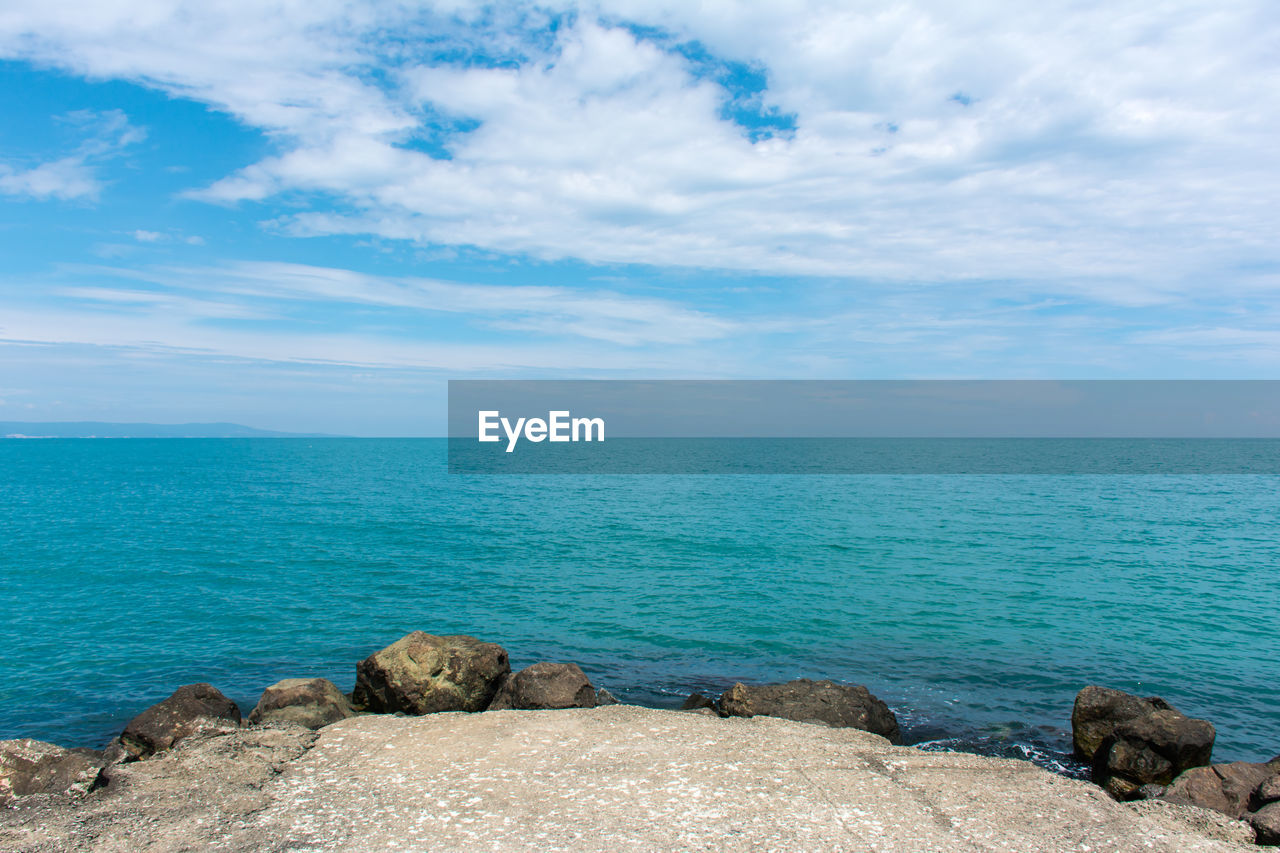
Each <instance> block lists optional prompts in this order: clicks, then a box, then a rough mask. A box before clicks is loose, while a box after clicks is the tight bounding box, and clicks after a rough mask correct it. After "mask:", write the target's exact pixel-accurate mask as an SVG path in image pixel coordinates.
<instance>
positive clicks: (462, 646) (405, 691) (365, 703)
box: [351, 631, 511, 714]
mask: <svg viewBox="0 0 1280 853" xmlns="http://www.w3.org/2000/svg"><path fill="white" fill-rule="evenodd" d="M510 672H511V663H510V661H509V660H508V658H507V651H506V649H504V648H502V646H499V645H496V644H494V643H485V642H481V641H480V640H477V639H476V638H475V637H467V636H451V637H437V636H435V635H434V634H427V633H425V632H423V631H414V632H413V633H411V634H406V635H405V636H404V637H401V638H400V639H399V640H396V641H395V642H394V643H392V644H391V645H389V646H387V647H386V648H385V649H383V650H382V651H379V652H374V653H373V654H371V655H369V657H367V658H365V659H364V660H362V661H361V662H360V663H359V664H357V665H356V689H355V691H354V692H353V693H352V696H351V698H352V701H353V702H354V703H355V705H356V707H357V708H362V709H364V710H367V711H372V712H374V713H379V714H393V713H395V712H397V711H399V712H403V713H406V714H433V713H436V712H438V711H483V710H484V709H485V708H487V707H489V703H490V702H491V701H493V695H494V694H495V693H496V692H497V691H498V688H499V687H500V686H502V682H503V680H504V679H505V678H506V677H507V675H508V674H509V673H510Z"/></svg>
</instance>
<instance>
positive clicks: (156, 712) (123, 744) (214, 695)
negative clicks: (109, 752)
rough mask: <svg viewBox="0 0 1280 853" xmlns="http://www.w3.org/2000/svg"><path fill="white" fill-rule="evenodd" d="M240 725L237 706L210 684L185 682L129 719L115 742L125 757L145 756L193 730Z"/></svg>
mask: <svg viewBox="0 0 1280 853" xmlns="http://www.w3.org/2000/svg"><path fill="white" fill-rule="evenodd" d="M239 726H240V709H239V708H238V707H236V703H235V702H232V701H231V700H230V699H228V698H227V697H226V696H223V695H222V693H221V692H219V691H218V689H217V688H216V687H214V686H213V685H211V684H188V685H185V686H183V687H179V688H178V689H177V690H175V691H173V695H172V696H170V697H169V698H168V699H165V700H164V701H163V702H159V703H157V704H155V705H152V706H151V707H150V708H148V709H147V710H145V711H143V712H142V713H141V714H139V715H138V716H136V717H134V718H133V719H132V720H130V721H129V724H128V725H127V726H125V727H124V731H123V732H122V733H121V734H120V739H119V741H118V745H119V747H120V750H117V752H120V751H122V752H123V754H118V755H116V756H115V757H116V758H118V759H122V760H125V761H130V760H135V759H139V758H146V757H147V756H149V755H152V754H154V753H157V752H162V751H164V750H166V749H169V748H171V747H172V746H173V745H174V744H175V743H177V742H178V741H180V740H182V739H183V738H185V737H190V736H191V735H193V734H197V733H211V732H216V731H225V730H227V729H228V728H238V727H239Z"/></svg>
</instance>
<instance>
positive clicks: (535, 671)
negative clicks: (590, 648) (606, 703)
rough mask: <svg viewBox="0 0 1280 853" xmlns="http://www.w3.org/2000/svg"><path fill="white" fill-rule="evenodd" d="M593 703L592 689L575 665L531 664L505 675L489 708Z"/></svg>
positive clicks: (535, 709) (585, 704) (587, 705)
mask: <svg viewBox="0 0 1280 853" xmlns="http://www.w3.org/2000/svg"><path fill="white" fill-rule="evenodd" d="M596 704H597V700H596V689H595V688H594V687H592V686H591V682H590V681H588V680H587V676H586V675H585V674H584V673H583V672H582V670H581V669H579V668H578V665H577V664H573V663H535V664H534V665H533V666H529V667H525V668H524V669H522V670H520V671H519V672H517V673H514V674H512V675H508V676H507V678H506V680H505V681H504V682H503V684H502V687H500V688H498V692H497V693H496V694H495V695H494V697H493V701H492V702H490V703H489V710H490V711H503V710H508V709H511V708H520V709H526V710H533V711H537V710H545V709H555V708H594V707H595V706H596Z"/></svg>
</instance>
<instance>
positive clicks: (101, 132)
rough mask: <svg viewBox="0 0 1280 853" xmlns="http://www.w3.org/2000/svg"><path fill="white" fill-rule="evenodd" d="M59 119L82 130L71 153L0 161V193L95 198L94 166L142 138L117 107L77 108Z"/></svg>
mask: <svg viewBox="0 0 1280 853" xmlns="http://www.w3.org/2000/svg"><path fill="white" fill-rule="evenodd" d="M61 119H62V121H64V122H66V123H68V124H72V125H75V126H76V127H77V128H81V129H83V132H84V133H85V134H86V138H85V139H84V141H83V142H81V143H80V145H79V146H78V147H77V148H76V150H75V152H74V153H73V154H70V155H68V156H66V157H61V158H58V159H56V160H50V161H47V162H44V163H40V164H38V165H35V166H29V167H27V168H22V167H15V166H14V165H12V164H9V163H0V194H3V195H9V196H17V197H19V198H30V199H36V200H47V199H60V200H64V201H67V200H72V199H90V200H91V199H95V198H97V197H98V194H99V193H100V192H101V191H102V188H103V186H104V183H103V181H102V179H101V178H99V176H98V169H99V167H100V166H101V164H102V163H103V162H104V161H105V160H108V159H111V158H112V157H114V156H116V155H118V154H119V153H120V152H121V151H122V150H123V149H124V148H126V147H128V146H130V145H133V144H135V143H137V142H140V141H142V140H143V139H144V138H146V133H145V131H143V130H142V129H141V128H138V127H134V126H132V125H130V124H129V120H128V118H127V117H126V116H125V114H124V113H123V112H121V111H119V110H108V111H106V112H93V111H87V110H86V111H78V112H74V113H70V114H68V115H65V116H62V117H61Z"/></svg>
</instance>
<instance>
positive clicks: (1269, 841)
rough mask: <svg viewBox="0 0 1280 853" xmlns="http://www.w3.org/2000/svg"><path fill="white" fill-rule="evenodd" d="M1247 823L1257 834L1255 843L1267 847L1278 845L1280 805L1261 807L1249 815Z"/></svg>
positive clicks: (1279, 837)
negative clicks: (1251, 825)
mask: <svg viewBox="0 0 1280 853" xmlns="http://www.w3.org/2000/svg"><path fill="white" fill-rule="evenodd" d="M1249 823H1251V824H1253V831H1254V832H1255V833H1256V834H1257V839H1256V840H1257V842H1258V843H1259V844H1266V845H1269V846H1276V845H1280V803H1271V804H1270V805H1267V806H1263V807H1262V808H1260V809H1258V810H1257V811H1256V812H1254V813H1253V814H1251V815H1249Z"/></svg>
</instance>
